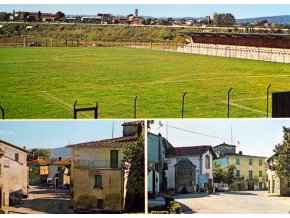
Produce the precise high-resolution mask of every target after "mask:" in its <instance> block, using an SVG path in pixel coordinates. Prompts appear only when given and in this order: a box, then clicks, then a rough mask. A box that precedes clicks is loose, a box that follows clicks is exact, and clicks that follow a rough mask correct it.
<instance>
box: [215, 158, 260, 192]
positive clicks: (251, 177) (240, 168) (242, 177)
mask: <svg viewBox="0 0 290 218" xmlns="http://www.w3.org/2000/svg"><path fill="white" fill-rule="evenodd" d="M216 161H217V163H219V164H220V165H221V166H223V167H228V166H230V165H234V166H235V168H236V169H235V176H234V182H233V184H232V185H231V186H230V189H231V190H236V191H243V190H264V189H266V165H265V161H266V158H265V157H260V156H251V155H242V154H229V155H226V156H224V157H222V158H219V159H218V160H216Z"/></svg>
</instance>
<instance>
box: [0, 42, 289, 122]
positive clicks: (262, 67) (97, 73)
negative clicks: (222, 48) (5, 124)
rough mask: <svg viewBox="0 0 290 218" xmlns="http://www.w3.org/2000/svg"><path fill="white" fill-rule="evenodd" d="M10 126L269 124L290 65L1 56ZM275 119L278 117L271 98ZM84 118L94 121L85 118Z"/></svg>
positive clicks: (77, 51) (96, 55) (45, 51)
mask: <svg viewBox="0 0 290 218" xmlns="http://www.w3.org/2000/svg"><path fill="white" fill-rule="evenodd" d="M0 57H1V58H0V66H1V67H0V75H1V79H0V106H2V107H3V108H4V110H5V119H30V118H33V119H50V118H56V119H58V118H59V119H63V118H65V119H71V118H73V105H74V102H75V100H78V103H77V107H91V106H95V104H96V102H98V104H99V118H133V116H134V99H135V96H138V97H137V113H136V114H137V118H180V117H181V108H182V107H181V105H182V96H183V94H184V92H187V94H186V95H185V102H184V108H185V110H184V118H213V117H214V118H224V117H227V110H228V108H227V94H228V90H229V89H230V88H233V89H232V91H231V93H230V100H231V101H230V102H231V107H230V117H235V118H238V117H266V91H267V87H268V86H269V84H271V85H272V86H271V89H270V92H276V91H289V89H290V86H289V84H290V65H289V64H281V63H270V62H262V61H252V60H243V59H232V58H223V57H213V56H202V55H193V54H183V53H174V52H162V51H153V50H146V49H136V48H125V47H118V48H113V47H95V48H80V47H79V48H59V47H58V48H53V47H52V48H46V47H39V48H1V49H0ZM269 105H270V107H269V111H270V114H271V98H270V104H269ZM79 118H84V119H86V118H93V113H91V112H83V113H81V114H79Z"/></svg>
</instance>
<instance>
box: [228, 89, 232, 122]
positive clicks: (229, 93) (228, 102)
mask: <svg viewBox="0 0 290 218" xmlns="http://www.w3.org/2000/svg"><path fill="white" fill-rule="evenodd" d="M231 91H232V88H230V90H229V91H228V118H230V92H231Z"/></svg>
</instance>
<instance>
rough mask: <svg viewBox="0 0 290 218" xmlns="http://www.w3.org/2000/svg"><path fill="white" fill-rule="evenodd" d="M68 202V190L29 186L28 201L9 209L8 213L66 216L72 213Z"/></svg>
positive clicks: (25, 200)
mask: <svg viewBox="0 0 290 218" xmlns="http://www.w3.org/2000/svg"><path fill="white" fill-rule="evenodd" d="M69 202H70V198H69V191H68V190H61V189H57V190H54V189H52V188H42V187H41V188H40V187H38V186H30V189H29V197H28V199H24V200H23V204H19V205H17V206H14V207H10V208H9V213H21V214H22V213H24V214H40V213H46V214H67V213H72V210H71V209H69Z"/></svg>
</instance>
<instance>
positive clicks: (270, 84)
mask: <svg viewBox="0 0 290 218" xmlns="http://www.w3.org/2000/svg"><path fill="white" fill-rule="evenodd" d="M270 87H271V84H270V85H269V86H268V88H267V118H268V114H269V89H270Z"/></svg>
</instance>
